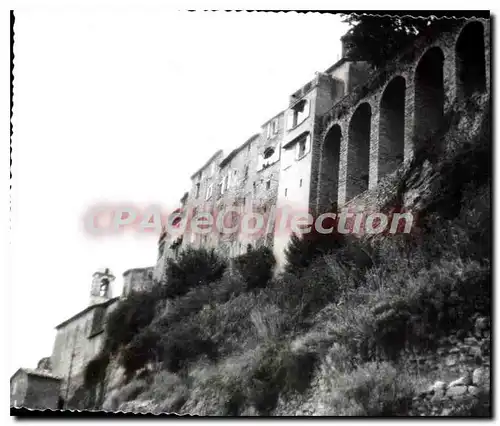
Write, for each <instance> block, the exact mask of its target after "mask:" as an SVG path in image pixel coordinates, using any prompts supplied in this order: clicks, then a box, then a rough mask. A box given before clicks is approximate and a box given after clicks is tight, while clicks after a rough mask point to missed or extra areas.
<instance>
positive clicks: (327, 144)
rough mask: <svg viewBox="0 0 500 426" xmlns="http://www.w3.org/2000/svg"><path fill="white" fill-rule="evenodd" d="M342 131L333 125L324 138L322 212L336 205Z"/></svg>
mask: <svg viewBox="0 0 500 426" xmlns="http://www.w3.org/2000/svg"><path fill="white" fill-rule="evenodd" d="M341 141H342V130H340V126H339V125H338V124H336V125H334V126H333V127H332V128H331V129H330V131H329V132H328V133H327V135H326V137H325V141H324V143H323V156H322V160H321V187H320V207H321V210H322V211H330V210H331V207H332V205H333V204H335V203H337V199H338V187H339V162H340V143H341Z"/></svg>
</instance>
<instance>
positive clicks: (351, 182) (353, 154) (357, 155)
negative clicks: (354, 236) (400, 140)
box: [346, 102, 372, 201]
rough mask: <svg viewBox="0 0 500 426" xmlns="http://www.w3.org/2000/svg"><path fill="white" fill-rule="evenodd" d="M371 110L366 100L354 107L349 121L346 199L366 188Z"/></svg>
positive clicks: (368, 166)
mask: <svg viewBox="0 0 500 426" xmlns="http://www.w3.org/2000/svg"><path fill="white" fill-rule="evenodd" d="M371 118H372V110H371V107H370V105H369V104H368V103H367V102H364V103H362V104H361V105H359V106H358V107H357V108H356V111H354V114H353V115H352V117H351V121H350V122H349V144H348V147H347V179H346V198H347V201H348V200H350V199H351V198H354V197H355V196H356V195H358V194H361V193H362V192H364V191H366V190H367V189H368V180H369V175H370V132H371Z"/></svg>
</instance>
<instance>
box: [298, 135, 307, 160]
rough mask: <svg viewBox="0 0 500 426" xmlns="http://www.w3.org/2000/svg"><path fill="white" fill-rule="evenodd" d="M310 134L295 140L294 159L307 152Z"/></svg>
mask: <svg viewBox="0 0 500 426" xmlns="http://www.w3.org/2000/svg"><path fill="white" fill-rule="evenodd" d="M309 141H310V135H307V136H305V137H302V138H301V139H300V140H299V141H297V145H296V148H295V149H296V151H295V159H296V160H300V159H301V158H302V157H304V156H305V155H306V154H307V153H308V152H309V147H310V143H309Z"/></svg>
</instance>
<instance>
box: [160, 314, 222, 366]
mask: <svg viewBox="0 0 500 426" xmlns="http://www.w3.org/2000/svg"><path fill="white" fill-rule="evenodd" d="M161 354H162V355H161V357H162V363H163V365H164V367H165V368H166V369H167V370H169V371H171V372H172V373H176V372H178V371H180V370H183V369H184V368H185V367H187V365H188V363H189V362H191V361H194V360H196V359H197V358H199V357H201V356H202V355H206V356H207V357H208V358H209V359H210V360H215V359H216V358H217V347H216V346H215V345H214V343H213V342H212V341H211V340H210V339H207V338H204V337H203V332H202V330H201V329H200V328H199V326H198V325H196V324H194V323H193V322H192V321H189V322H188V321H186V322H182V323H176V324H172V326H171V327H170V328H169V329H168V330H167V331H166V333H164V334H162V336H161Z"/></svg>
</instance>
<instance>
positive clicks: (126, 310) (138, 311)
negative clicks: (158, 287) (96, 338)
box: [106, 292, 158, 354]
mask: <svg viewBox="0 0 500 426" xmlns="http://www.w3.org/2000/svg"><path fill="white" fill-rule="evenodd" d="M157 301H158V296H157V294H156V293H155V292H132V293H131V294H129V295H128V296H127V297H126V298H125V299H122V300H120V301H119V302H118V306H117V307H116V308H115V309H114V310H113V311H112V312H111V313H110V314H109V316H108V319H107V323H106V350H108V351H109V352H110V353H111V354H114V353H116V352H117V351H118V349H119V348H120V347H122V346H125V345H127V344H128V343H129V342H130V341H131V340H132V339H133V338H134V337H135V336H136V335H137V334H138V332H139V331H140V330H141V329H143V328H144V327H146V326H148V325H149V324H150V323H151V321H153V318H154V316H155V313H156V304H157Z"/></svg>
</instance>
